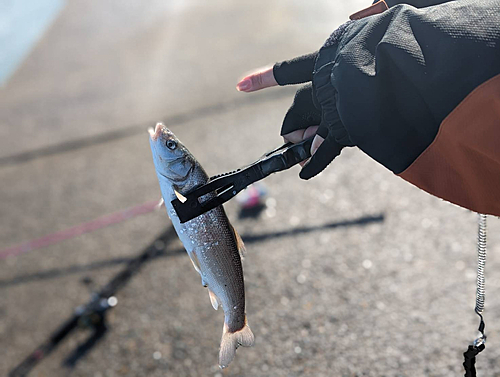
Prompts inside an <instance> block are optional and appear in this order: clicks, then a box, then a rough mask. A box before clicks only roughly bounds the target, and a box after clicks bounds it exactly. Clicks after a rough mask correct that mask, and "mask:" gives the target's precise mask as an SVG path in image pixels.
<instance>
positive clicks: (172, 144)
mask: <svg viewBox="0 0 500 377" xmlns="http://www.w3.org/2000/svg"><path fill="white" fill-rule="evenodd" d="M149 133H150V139H149V142H150V145H151V151H152V152H153V161H154V164H155V168H156V175H157V176H158V180H159V182H160V188H161V192H162V196H163V199H164V202H165V206H166V208H167V214H168V216H169V217H170V219H171V220H172V223H173V225H174V228H175V230H176V232H177V235H178V236H179V238H180V240H181V241H182V243H183V244H184V247H185V248H186V251H187V253H188V255H189V257H190V258H191V262H192V263H193V266H194V268H195V269H196V271H198V273H199V274H200V276H201V282H202V285H203V286H204V287H207V288H208V292H209V296H210V301H211V303H212V306H213V307H214V309H215V310H217V308H218V306H219V305H221V306H222V308H223V310H224V327H223V330H222V339H221V345H220V351H219V365H220V367H221V368H225V367H226V366H228V364H229V363H230V362H231V360H232V359H233V358H234V355H235V353H236V349H237V348H238V346H240V345H241V346H245V347H249V346H252V345H253V343H254V335H253V333H252V331H251V330H250V327H249V326H248V322H247V318H246V314H245V288H244V284H243V270H242V266H241V258H240V252H242V251H243V250H244V246H243V242H242V241H241V238H240V237H239V235H238V233H236V231H235V230H234V228H233V227H232V226H231V224H230V223H229V220H228V218H227V216H226V213H225V212H224V208H223V207H222V206H219V207H216V208H214V209H212V210H210V211H209V212H207V213H204V214H202V215H201V216H198V217H196V218H194V219H192V220H190V221H187V222H185V223H184V224H181V223H180V221H179V218H178V217H177V214H176V213H175V210H174V209H173V207H172V204H171V203H170V202H171V201H172V200H173V199H175V198H178V199H179V200H181V201H183V200H185V198H184V197H183V193H184V194H186V193H187V192H189V191H190V190H191V189H193V188H194V187H196V186H199V185H202V184H205V183H206V182H207V181H208V179H209V177H208V175H207V173H205V171H204V170H203V168H202V167H201V165H200V164H199V163H198V161H197V160H196V159H195V158H194V157H193V155H192V154H191V153H190V152H189V151H188V150H187V148H186V147H185V146H184V145H183V144H182V143H181V142H180V141H179V139H177V137H176V136H175V135H174V134H173V133H172V131H170V130H169V129H168V128H167V127H165V125H163V124H162V123H158V124H156V127H155V129H154V130H153V129H152V128H150V129H149ZM211 195H213V194H211ZM210 197H211V196H210V194H207V195H206V196H205V197H203V198H201V200H207V199H209V198H210Z"/></svg>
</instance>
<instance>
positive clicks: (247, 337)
mask: <svg viewBox="0 0 500 377" xmlns="http://www.w3.org/2000/svg"><path fill="white" fill-rule="evenodd" d="M254 342H255V337H254V335H253V333H252V330H250V327H249V326H248V322H247V317H246V315H245V326H243V328H242V329H241V330H238V331H236V332H234V333H231V332H229V330H228V326H227V324H226V322H224V328H223V329H222V340H221V342H220V351H219V366H220V367H221V368H222V369H224V368H226V367H227V366H228V365H229V363H230V362H231V361H232V360H233V359H234V355H235V354H236V349H237V348H238V347H239V346H243V347H251V346H253V344H254Z"/></svg>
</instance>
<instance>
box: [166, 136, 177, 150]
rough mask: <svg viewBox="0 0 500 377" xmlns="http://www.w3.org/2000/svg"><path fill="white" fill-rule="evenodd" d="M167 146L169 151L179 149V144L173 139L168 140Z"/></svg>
mask: <svg viewBox="0 0 500 377" xmlns="http://www.w3.org/2000/svg"><path fill="white" fill-rule="evenodd" d="M165 145H166V146H167V148H168V149H172V150H174V149H175V148H177V143H176V142H175V141H173V140H171V139H169V140H167V142H166V143H165Z"/></svg>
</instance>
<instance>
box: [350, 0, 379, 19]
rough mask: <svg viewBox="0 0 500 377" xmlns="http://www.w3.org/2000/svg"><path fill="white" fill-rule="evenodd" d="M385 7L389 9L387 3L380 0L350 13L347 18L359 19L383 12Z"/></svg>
mask: <svg viewBox="0 0 500 377" xmlns="http://www.w3.org/2000/svg"><path fill="white" fill-rule="evenodd" d="M387 9H389V7H388V6H387V3H386V2H385V1H384V0H380V1H377V2H376V3H375V4H372V5H370V6H369V7H368V8H364V9H361V10H360V11H358V12H356V13H353V14H351V15H350V16H349V19H351V20H360V19H362V18H365V17H368V16H373V15H374V14H379V13H382V12H385V11H386V10H387Z"/></svg>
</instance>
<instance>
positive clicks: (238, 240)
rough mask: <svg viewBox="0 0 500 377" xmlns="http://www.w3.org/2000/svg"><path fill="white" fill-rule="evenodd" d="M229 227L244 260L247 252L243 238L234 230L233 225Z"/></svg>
mask: <svg viewBox="0 0 500 377" xmlns="http://www.w3.org/2000/svg"><path fill="white" fill-rule="evenodd" d="M229 226H230V227H231V230H232V231H233V234H234V240H235V241H236V247H237V248H238V251H239V252H240V257H241V258H244V257H245V253H246V251H247V249H246V247H245V244H244V243H243V240H242V239H241V236H240V235H239V234H238V232H237V231H236V229H234V227H233V225H232V224H229Z"/></svg>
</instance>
